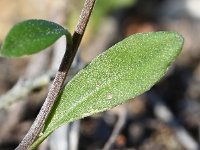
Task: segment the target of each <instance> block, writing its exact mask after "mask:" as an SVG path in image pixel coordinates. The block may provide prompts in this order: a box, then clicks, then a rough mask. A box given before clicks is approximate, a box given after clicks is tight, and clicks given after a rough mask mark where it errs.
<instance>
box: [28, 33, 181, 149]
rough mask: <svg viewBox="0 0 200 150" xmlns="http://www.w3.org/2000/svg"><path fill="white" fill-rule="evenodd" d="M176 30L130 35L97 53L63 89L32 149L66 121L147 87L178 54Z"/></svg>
mask: <svg viewBox="0 0 200 150" xmlns="http://www.w3.org/2000/svg"><path fill="white" fill-rule="evenodd" d="M182 45H183V38H182V36H181V35H179V34H178V33H175V32H155V33H153V32H152V33H143V34H135V35H132V36H130V37H128V38H126V39H125V40H123V41H121V42H119V43H118V44H116V45H114V46H113V47H111V48H110V49H108V50H107V51H106V52H104V53H103V54H101V55H100V56H98V57H97V58H96V59H95V60H93V61H92V62H91V64H90V65H88V66H87V67H86V68H85V69H83V70H82V71H80V72H79V73H78V74H77V75H76V76H75V77H74V78H73V79H72V80H71V81H70V82H69V83H68V84H67V85H66V87H65V88H64V90H63V91H62V93H61V95H60V97H59V98H58V101H57V102H56V105H55V107H54V108H53V111H52V112H51V114H50V116H49V117H48V120H47V121H46V124H45V127H44V129H43V131H42V133H41V135H40V136H39V138H38V139H37V140H36V141H35V143H34V144H33V145H32V148H34V147H36V146H37V145H38V144H40V143H41V142H42V141H43V140H44V139H45V138H46V137H47V136H48V135H49V134H50V133H52V132H53V131H54V130H55V129H57V128H58V127H60V126H61V125H63V124H65V123H69V122H71V121H74V120H77V119H80V118H83V117H86V116H89V115H92V114H94V113H98V112H102V111H104V110H107V109H110V108H112V107H115V106H117V105H119V104H122V103H124V102H126V101H127V100H128V99H130V98H133V97H135V96H137V95H140V94H142V93H143V92H145V91H147V90H149V89H150V88H151V87H152V86H153V85H154V84H155V83H156V82H157V81H158V80H159V79H160V78H161V77H162V76H163V75H164V74H165V72H166V71H167V68H168V67H169V65H170V64H171V63H172V62H173V61H174V60H175V58H176V57H177V55H178V54H179V53H180V51H181V48H182Z"/></svg>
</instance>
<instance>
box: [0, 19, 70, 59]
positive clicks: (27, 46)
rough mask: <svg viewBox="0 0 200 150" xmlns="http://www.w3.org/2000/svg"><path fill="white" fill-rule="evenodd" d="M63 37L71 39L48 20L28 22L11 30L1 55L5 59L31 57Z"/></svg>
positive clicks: (0, 50) (60, 28) (67, 33)
mask: <svg viewBox="0 0 200 150" xmlns="http://www.w3.org/2000/svg"><path fill="white" fill-rule="evenodd" d="M62 35H66V36H67V38H69V37H70V33H69V32H68V31H67V30H65V29H64V28H63V27H62V26H60V25H58V24H56V23H53V22H50V21H46V20H36V19H32V20H26V21H23V22H20V23H18V24H16V25H15V26H14V27H13V28H12V29H11V30H10V32H9V33H8V35H7V36H6V38H5V41H4V42H3V45H2V47H1V49H0V55H1V56H5V57H19V56H23V55H31V54H34V53H37V52H39V51H41V50H43V49H45V48H47V47H49V46H50V45H51V44H53V43H54V42H55V41H56V40H57V39H58V38H60V37H61V36H62ZM69 39H70V38H69Z"/></svg>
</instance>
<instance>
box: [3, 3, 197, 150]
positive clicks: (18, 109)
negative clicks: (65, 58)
mask: <svg viewBox="0 0 200 150" xmlns="http://www.w3.org/2000/svg"><path fill="white" fill-rule="evenodd" d="M83 3H84V1H80V0H73V1H72V0H56V1H52V0H0V45H1V44H2V42H3V39H4V38H5V36H6V34H7V33H8V31H9V30H10V28H11V27H12V26H13V25H14V24H16V23H18V22H20V21H22V20H25V19H32V18H38V19H39V18H40V19H47V20H51V21H54V22H57V23H59V24H62V25H64V26H65V27H66V28H68V29H69V30H70V31H71V32H72V33H73V30H74V28H75V26H76V23H77V21H78V18H79V14H80V12H81V9H82V6H83ZM199 20H200V1H199V0H97V3H96V6H95V9H94V12H93V14H92V17H91V20H90V22H89V25H88V28H87V29H86V33H85V35H84V37H83V41H82V43H81V46H80V49H79V51H78V54H77V56H76V58H75V61H74V63H73V65H72V68H71V70H70V73H69V77H68V80H69V79H70V78H71V77H73V76H74V75H75V74H76V73H77V72H78V71H79V70H80V69H81V68H83V67H84V66H85V65H87V64H88V63H89V62H90V61H91V60H92V59H93V58H94V57H95V56H97V55H98V54H100V53H102V52H103V51H105V50H106V49H107V48H109V47H110V46H112V45H113V44H114V43H116V42H118V41H120V40H122V39H123V38H125V37H127V36H129V35H131V34H134V33H138V32H152V31H161V30H167V31H176V32H180V33H181V34H182V35H183V36H184V38H185V43H184V48H183V51H182V53H181V54H180V56H179V57H178V59H177V60H176V61H175V63H174V64H173V66H172V67H171V68H170V69H169V71H168V73H167V74H166V75H165V77H164V78H163V79H162V80H161V81H160V82H159V83H157V84H156V85H155V86H154V87H153V88H152V89H151V90H150V91H148V92H146V93H144V94H143V95H141V96H139V97H136V98H135V99H134V100H130V101H128V102H127V103H125V104H123V105H121V106H119V107H116V108H114V109H112V110H109V111H106V112H103V113H99V114H96V115H93V116H90V117H87V118H84V119H82V120H79V121H75V122H73V123H70V124H69V125H65V126H63V127H61V128H59V129H58V130H57V131H56V132H54V133H53V134H52V135H51V136H50V137H49V138H48V139H47V140H46V141H44V142H43V143H42V144H41V146H40V147H39V148H38V149H39V150H96V149H97V150H100V149H103V150H109V149H110V150H118V149H120V150H136V149H137V150H199V149H200V21H199ZM64 42H65V40H63V39H62V38H61V39H60V40H58V41H57V42H56V43H55V44H54V45H53V46H52V47H50V48H48V50H46V51H43V52H41V53H39V54H35V55H33V56H29V57H22V58H18V59H7V58H0V95H1V96H0V150H12V149H14V148H15V147H16V146H17V145H18V143H19V142H20V141H21V140H22V138H23V137H24V135H25V134H26V132H27V131H28V129H29V128H30V125H31V124H32V122H33V121H34V118H35V117H36V115H37V113H38V112H39V110H40V107H41V105H42V103H43V101H44V99H45V97H46V94H47V91H48V87H49V84H50V83H51V81H52V79H53V77H54V75H55V71H56V70H57V69H58V66H59V63H60V59H61V57H62V54H63V52H64V50H65V43H64Z"/></svg>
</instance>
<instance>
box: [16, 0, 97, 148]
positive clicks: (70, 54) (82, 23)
mask: <svg viewBox="0 0 200 150" xmlns="http://www.w3.org/2000/svg"><path fill="white" fill-rule="evenodd" d="M94 3H95V0H86V1H85V4H84V7H83V10H82V12H81V15H80V18H79V22H78V24H77V26H76V29H75V32H74V34H73V38H72V40H73V44H72V45H69V42H68V45H67V49H66V52H65V54H64V57H63V59H62V62H61V65H60V67H59V70H58V72H57V74H56V77H55V79H54V81H53V83H52V85H51V88H50V90H49V92H48V95H47V98H46V99H45V102H44V104H43V106H42V108H41V110H40V112H39V114H38V116H37V117H36V120H35V121H34V123H33V125H32V126H31V128H30V130H29V131H28V133H27V134H26V136H25V137H24V139H23V140H22V142H21V143H20V144H19V146H18V147H17V148H16V150H27V149H29V148H30V146H31V145H32V143H33V142H34V141H35V140H36V139H37V137H38V136H39V133H40V132H41V131H42V128H43V126H44V123H45V121H46V119H47V117H48V115H49V113H50V112H51V110H52V107H53V105H54V103H55V101H56V99H57V97H58V95H59V93H60V90H61V89H62V87H63V83H64V81H65V79H66V76H67V73H68V71H69V68H70V66H71V64H72V62H73V60H74V57H75V55H76V52H77V49H78V47H79V45H80V42H81V39H82V37H83V35H84V31H85V29H86V26H87V23H88V21H89V18H90V15H91V12H92V10H93V7H94Z"/></svg>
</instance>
